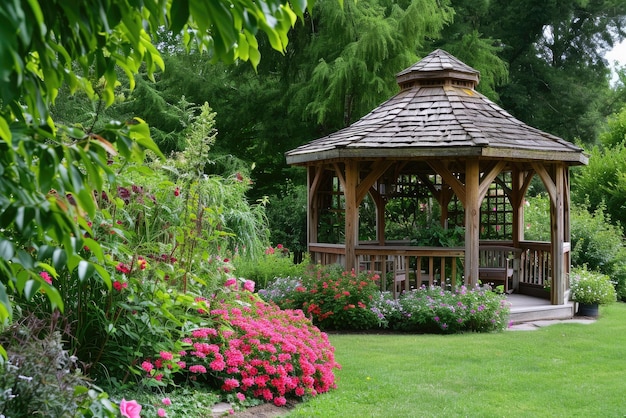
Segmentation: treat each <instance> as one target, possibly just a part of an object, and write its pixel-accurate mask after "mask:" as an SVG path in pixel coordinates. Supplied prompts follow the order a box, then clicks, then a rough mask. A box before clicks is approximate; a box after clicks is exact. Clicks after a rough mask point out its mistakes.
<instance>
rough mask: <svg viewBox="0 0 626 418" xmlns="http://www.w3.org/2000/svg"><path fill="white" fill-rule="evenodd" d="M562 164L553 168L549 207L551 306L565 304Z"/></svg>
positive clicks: (563, 178)
mask: <svg viewBox="0 0 626 418" xmlns="http://www.w3.org/2000/svg"><path fill="white" fill-rule="evenodd" d="M565 170H566V167H565V165H564V164H557V165H556V166H555V167H554V185H555V186H556V193H555V196H554V201H553V202H552V204H551V205H550V220H551V228H550V229H551V238H552V283H551V289H552V294H551V296H550V302H551V303H552V304H553V305H561V304H563V303H565V277H564V275H563V272H564V269H563V239H564V236H565V216H564V215H565V211H564V208H565V205H564V204H563V198H564V197H565V191H564V185H565V176H564V172H565Z"/></svg>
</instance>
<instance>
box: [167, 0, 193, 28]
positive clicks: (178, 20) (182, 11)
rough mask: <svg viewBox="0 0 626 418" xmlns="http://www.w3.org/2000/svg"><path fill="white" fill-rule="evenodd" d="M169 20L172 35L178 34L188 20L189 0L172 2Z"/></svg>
mask: <svg viewBox="0 0 626 418" xmlns="http://www.w3.org/2000/svg"><path fill="white" fill-rule="evenodd" d="M170 20H171V22H172V23H171V26H170V30H171V31H172V33H179V32H180V31H181V30H182V29H183V27H184V26H185V25H186V24H187V21H188V20H189V0H178V1H176V2H172V6H171V9H170Z"/></svg>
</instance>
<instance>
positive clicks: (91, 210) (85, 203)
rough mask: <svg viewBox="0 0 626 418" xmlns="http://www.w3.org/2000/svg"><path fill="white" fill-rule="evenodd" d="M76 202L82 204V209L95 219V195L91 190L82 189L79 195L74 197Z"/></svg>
mask: <svg viewBox="0 0 626 418" xmlns="http://www.w3.org/2000/svg"><path fill="white" fill-rule="evenodd" d="M74 197H75V198H76V201H77V202H78V203H80V207H81V208H82V209H83V210H85V212H87V214H88V215H89V216H90V217H91V218H93V217H94V216H95V214H96V202H94V200H93V193H92V192H91V190H90V189H89V188H82V189H81V190H80V191H79V192H78V195H74Z"/></svg>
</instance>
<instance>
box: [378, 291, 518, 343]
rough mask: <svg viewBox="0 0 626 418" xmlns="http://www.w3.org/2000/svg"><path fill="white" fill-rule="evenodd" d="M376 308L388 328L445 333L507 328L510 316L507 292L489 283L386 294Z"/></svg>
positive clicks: (381, 321) (381, 320)
mask: <svg viewBox="0 0 626 418" xmlns="http://www.w3.org/2000/svg"><path fill="white" fill-rule="evenodd" d="M372 310H373V311H374V312H375V313H376V314H377V316H378V318H379V321H380V323H381V325H383V326H384V327H385V328H387V327H389V328H391V329H396V330H401V331H409V332H423V333H444V334H453V333H459V332H467V331H469V332H491V331H503V330H504V329H505V328H506V327H507V326H508V322H507V321H508V316H509V305H508V303H507V302H506V299H505V296H504V295H501V294H498V293H495V292H492V291H491V289H489V288H488V287H485V288H479V287H477V288H475V289H467V288H466V287H465V286H461V287H458V288H456V289H454V290H443V289H442V288H440V287H430V288H425V287H422V288H420V289H416V290H414V291H411V292H404V293H402V294H401V295H400V298H399V299H398V300H397V301H394V300H393V298H392V297H391V295H390V294H382V295H381V297H380V298H379V299H377V300H376V303H375V304H374V306H373V307H372Z"/></svg>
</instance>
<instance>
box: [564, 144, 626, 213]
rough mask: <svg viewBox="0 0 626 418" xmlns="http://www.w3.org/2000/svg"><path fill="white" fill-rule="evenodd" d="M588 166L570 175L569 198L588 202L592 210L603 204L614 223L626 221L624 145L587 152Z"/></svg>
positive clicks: (625, 149) (625, 156)
mask: <svg viewBox="0 0 626 418" xmlns="http://www.w3.org/2000/svg"><path fill="white" fill-rule="evenodd" d="M590 154H591V155H590V158H589V165H588V166H586V167H584V168H580V169H578V170H577V171H576V172H575V173H574V175H573V176H572V191H573V193H572V201H573V202H574V203H577V204H586V203H588V204H589V207H590V208H591V210H594V211H595V210H597V209H598V208H600V207H602V206H604V205H605V206H606V211H607V214H608V215H609V217H610V219H611V220H612V221H613V222H615V223H620V224H622V225H624V224H626V215H625V213H626V212H625V211H624V207H625V206H626V146H625V145H624V144H622V145H616V146H614V147H610V148H606V149H601V148H599V147H594V148H593V149H592V150H591V152H590Z"/></svg>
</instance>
